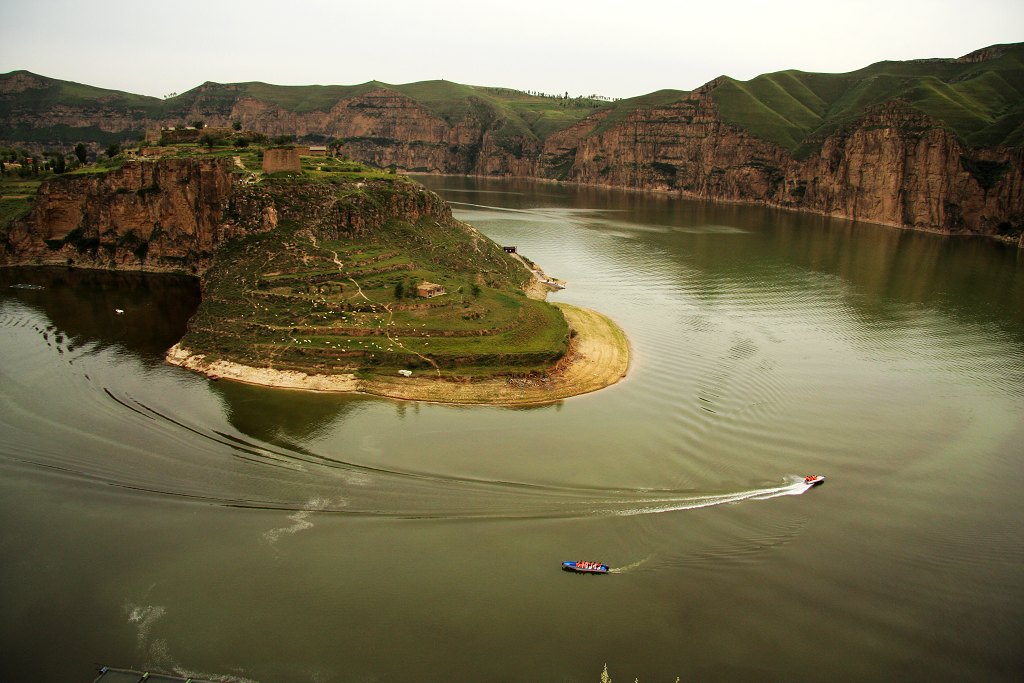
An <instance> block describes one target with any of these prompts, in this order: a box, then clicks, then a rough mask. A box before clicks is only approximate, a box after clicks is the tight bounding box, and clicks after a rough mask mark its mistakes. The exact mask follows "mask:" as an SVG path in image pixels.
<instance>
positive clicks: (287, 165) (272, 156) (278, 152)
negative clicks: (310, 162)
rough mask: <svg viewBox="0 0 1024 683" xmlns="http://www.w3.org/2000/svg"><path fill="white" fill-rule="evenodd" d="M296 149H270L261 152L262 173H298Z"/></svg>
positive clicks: (300, 168) (297, 149) (297, 151)
mask: <svg viewBox="0 0 1024 683" xmlns="http://www.w3.org/2000/svg"><path fill="white" fill-rule="evenodd" d="M301 171H302V163H301V162H300V161H299V148H298V147H271V148H270V149H268V150H266V151H265V152H263V172H264V173H300V172H301Z"/></svg>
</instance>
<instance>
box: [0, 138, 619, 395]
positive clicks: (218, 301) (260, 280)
mask: <svg viewBox="0 0 1024 683" xmlns="http://www.w3.org/2000/svg"><path fill="white" fill-rule="evenodd" d="M251 138H258V136H254V135H253V134H252V133H251V132H244V131H233V132H231V133H226V134H225V135H224V136H223V137H221V138H219V139H218V140H216V141H215V142H209V143H208V144H204V145H200V144H198V143H196V142H185V143H177V144H171V143H170V141H167V140H165V141H164V142H165V143H167V144H164V145H162V146H150V147H145V146H143V147H142V148H141V150H138V151H136V150H131V151H130V152H131V153H128V152H121V153H119V154H116V155H113V156H111V157H110V158H108V159H105V160H103V161H101V162H100V163H97V164H91V165H85V166H83V167H81V168H80V169H77V170H75V171H71V172H66V173H63V174H59V175H53V176H52V177H49V178H48V179H46V180H44V181H42V182H41V183H37V184H38V188H37V189H36V190H35V195H34V198H33V201H31V202H30V203H28V204H26V205H24V207H23V209H22V211H21V213H20V214H17V215H13V216H10V217H9V218H7V219H6V221H5V224H4V227H3V228H2V229H0V265H19V264H21V265H32V264H38V265H43V264H48V265H68V266H72V267H87V268H110V269H126V270H146V271H157V272H184V273H191V274H194V275H196V276H198V277H200V279H201V285H202V301H201V303H200V306H199V309H198V310H197V312H196V314H195V315H194V316H193V318H192V319H191V320H190V322H189V325H188V331H187V333H186V334H185V336H184V338H183V339H182V340H181V341H180V342H179V343H178V344H176V345H175V346H174V347H173V348H172V349H171V350H170V351H169V352H168V354H167V360H168V361H169V362H171V363H174V364H177V365H180V366H182V367H185V368H189V369H192V370H195V371H198V372H202V373H205V374H207V375H210V376H211V377H215V378H225V379H232V380H238V381H244V382H250V383H255V384H263V385H268V386H275V387H287V388H293V389H305V390H316V391H358V392H363V393H368V394H375V395H380V396H390V397H394V398H400V399H411V400H424V401H441V402H450V403H487V404H529V403H544V402H550V401H555V400H560V399H563V398H567V397H569V396H574V395H577V394H582V393H587V392H590V391H595V390H597V389H600V388H603V387H606V386H608V385H610V384H614V383H615V382H617V381H618V380H619V379H620V378H622V377H623V376H624V375H625V373H626V371H627V368H628V364H629V347H628V343H627V341H626V339H625V336H624V335H623V333H622V331H621V330H620V329H619V328H618V327H617V326H616V325H615V324H614V323H612V322H611V321H610V320H609V319H608V318H606V317H604V316H602V315H600V314H598V313H596V312H593V311H588V310H585V309H580V308H576V307H573V306H568V305H564V304H560V305H552V304H550V303H548V302H546V301H544V295H545V293H546V290H547V287H548V286H549V285H548V284H545V283H546V282H547V283H550V281H549V280H547V279H546V278H542V276H541V275H539V274H538V273H540V271H539V269H538V268H537V267H536V266H535V265H533V264H531V263H529V262H528V261H527V260H525V259H524V258H522V257H521V256H519V255H518V254H515V253H508V252H511V251H512V250H508V252H507V251H506V250H504V249H503V248H502V247H501V246H499V245H497V244H495V243H494V242H493V241H492V240H490V239H488V238H487V237H485V236H484V235H482V234H481V233H479V232H478V231H477V230H475V229H474V228H473V227H471V226H469V225H467V224H465V223H461V222H460V221H457V220H455V219H454V218H453V217H452V214H451V209H450V207H449V206H448V205H447V204H446V203H445V202H444V201H442V200H441V199H440V198H439V197H438V196H437V195H435V194H433V193H432V192H429V191H428V190H426V189H425V188H423V187H422V186H420V185H419V184H418V183H416V182H414V181H412V180H410V179H408V178H406V177H405V176H402V175H400V174H396V173H394V172H388V171H382V170H378V169H371V168H368V167H366V166H364V165H362V164H359V163H356V162H352V161H348V160H345V159H339V158H335V157H327V156H322V155H319V156H318V155H316V151H317V150H310V149H308V148H306V147H297V146H280V145H278V146H274V145H269V146H264V145H257V144H250V139H251ZM311 152H312V153H311ZM143 153H145V154H146V156H142V154H143ZM133 156H134V157H135V158H132V157H133ZM18 201H19V200H13V201H7V200H5V206H6V207H7V209H5V212H6V213H8V214H10V213H11V212H12V211H17V207H18V206H20V205H19V204H18V203H17V202H18ZM12 206H13V208H11V207H12Z"/></svg>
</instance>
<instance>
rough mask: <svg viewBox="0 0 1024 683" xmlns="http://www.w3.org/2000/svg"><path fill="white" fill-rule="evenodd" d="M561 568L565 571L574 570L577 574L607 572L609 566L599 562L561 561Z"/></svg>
mask: <svg viewBox="0 0 1024 683" xmlns="http://www.w3.org/2000/svg"><path fill="white" fill-rule="evenodd" d="M562 569H564V570H565V571H567V572H576V573H578V574H607V573H608V572H609V571H610V570H611V568H610V567H609V566H608V565H606V564H601V563H600V562H584V561H582V560H581V561H576V562H563V563H562Z"/></svg>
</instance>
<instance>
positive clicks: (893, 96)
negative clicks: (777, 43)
mask: <svg viewBox="0 0 1024 683" xmlns="http://www.w3.org/2000/svg"><path fill="white" fill-rule="evenodd" d="M986 51H987V52H991V53H992V54H993V55H994V56H993V57H991V58H989V59H985V60H983V61H974V60H972V59H967V58H964V59H961V60H954V59H934V60H917V61H908V62H879V63H877V64H872V65H871V66H868V67H866V68H863V69H860V70H858V71H851V72H850V73H843V74H821V73H806V72H803V71H779V72H777V73H771V74H763V75H761V76H757V77H756V78H753V79H751V80H749V81H737V80H735V79H732V78H728V77H725V76H723V77H722V78H721V79H720V83H719V85H718V86H717V87H716V88H715V90H714V97H715V101H716V102H717V104H718V106H719V110H720V111H721V115H722V118H723V119H724V120H725V121H727V122H728V123H731V124H733V125H736V126H738V127H740V128H743V129H745V130H747V131H749V132H751V133H753V134H754V135H756V136H758V137H760V138H762V139H764V140H768V141H770V142H774V143H776V144H778V145H779V146H781V147H783V148H785V149H788V150H789V151H791V152H794V153H796V154H797V155H798V156H799V155H800V154H801V153H806V152H807V151H809V150H810V149H813V148H814V147H815V146H816V144H818V143H820V141H821V140H822V139H823V138H824V137H826V136H827V135H829V134H830V133H833V132H835V131H836V130H838V129H839V128H840V127H842V126H843V125H845V124H848V123H851V122H853V121H854V120H856V119H857V118H858V117H860V116H861V115H862V114H863V112H864V110H865V109H866V108H867V107H869V106H872V105H877V104H883V103H885V102H891V101H895V100H902V101H904V102H906V103H907V104H909V105H910V106H911V107H914V108H916V109H919V110H920V111H922V112H924V113H925V114H928V115H929V116H931V117H932V118H934V119H936V120H937V121H939V122H941V123H942V124H944V125H945V126H946V127H947V128H949V129H951V130H953V131H954V132H956V133H957V134H958V135H959V136H960V137H961V138H962V139H963V140H964V142H965V143H967V144H968V145H970V146H973V147H983V146H1007V147H1019V146H1021V145H1022V144H1024V44H1021V43H1018V44H1014V45H1006V46H993V47H992V48H987V49H986Z"/></svg>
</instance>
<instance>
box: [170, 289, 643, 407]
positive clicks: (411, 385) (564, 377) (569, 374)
mask: <svg viewBox="0 0 1024 683" xmlns="http://www.w3.org/2000/svg"><path fill="white" fill-rule="evenodd" d="M555 305H556V306H558V308H559V309H561V311H562V313H563V314H564V315H565V318H566V320H567V321H568V323H569V327H570V328H572V329H573V330H575V331H576V336H575V337H574V338H573V341H572V347H571V349H570V352H569V354H568V355H567V356H566V358H564V359H563V360H562V361H561V362H560V363H559V364H558V367H557V368H556V369H555V370H553V371H552V372H551V373H549V376H548V377H547V378H546V379H544V380H541V379H528V380H527V379H517V378H508V377H495V378H493V379H485V380H480V381H477V382H467V383H462V382H452V381H448V380H445V379H432V378H430V377H427V376H423V377H418V376H414V377H401V376H399V375H395V376H394V377H375V378H373V379H360V378H358V377H356V376H355V375H351V374H341V375H309V374H306V373H303V372H296V371H291V370H273V369H271V368H254V367H250V366H246V365H241V364H238V363H232V362H230V361H223V360H214V361H207V360H206V357H205V356H204V355H201V354H193V353H191V352H190V351H188V350H187V349H183V348H181V347H180V346H178V345H177V344H175V345H174V346H173V347H171V349H170V350H169V351H168V352H167V356H166V360H167V362H168V363H170V364H172V365H178V366H180V367H183V368H187V369H189V370H193V371H195V372H199V373H201V374H204V375H207V376H209V377H216V378H219V379H227V380H233V381H236V382H245V383H248V384H258V385H261V386H267V387H277V388H282V389H299V390H303V391H329V392H354V393H363V394H370V395H374V396H383V397H387V398H395V399H402V400H408V401H430V402H436V403H456V404H483V405H499V406H501V405H504V406H508V405H529V404H537V403H550V402H552V401H560V400H562V399H565V398H570V397H572V396H579V395H581V394H587V393H590V392H593V391H597V390H598V389H603V388H605V387H608V386H611V385H613V384H615V383H616V382H618V381H619V380H620V379H622V378H623V377H625V376H626V372H627V371H628V370H629V360H630V358H629V356H630V354H629V341H628V340H627V339H626V335H625V333H623V331H622V330H621V329H620V328H619V326H618V325H616V324H615V323H614V322H612V320H611V319H609V318H607V317H606V316H603V315H601V314H600V313H597V312H596V311H592V310H589V309H586V308H579V307H576V306H570V305H568V304H555Z"/></svg>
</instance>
